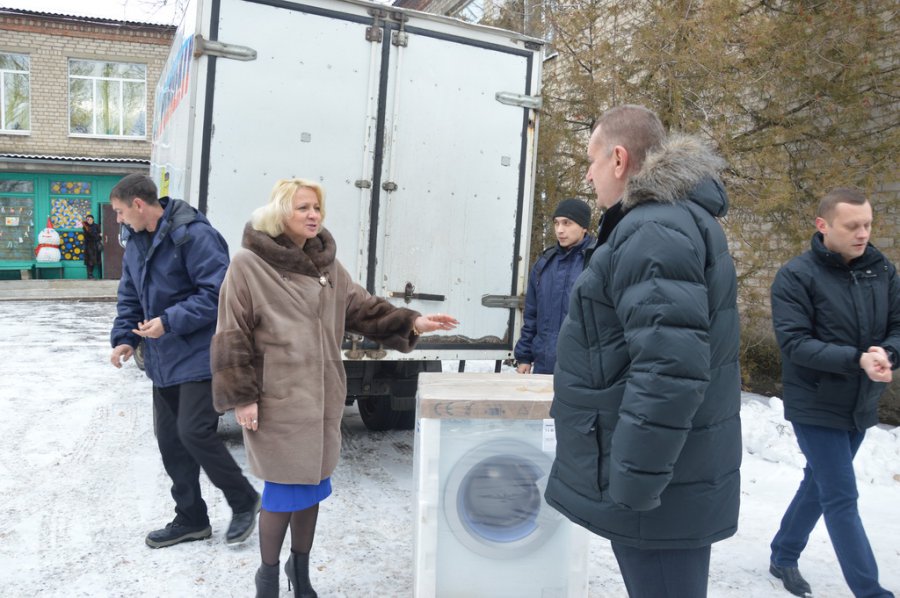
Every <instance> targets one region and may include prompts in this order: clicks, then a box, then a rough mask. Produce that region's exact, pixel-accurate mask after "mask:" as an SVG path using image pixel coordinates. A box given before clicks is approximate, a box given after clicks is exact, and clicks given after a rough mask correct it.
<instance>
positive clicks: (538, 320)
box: [514, 199, 595, 374]
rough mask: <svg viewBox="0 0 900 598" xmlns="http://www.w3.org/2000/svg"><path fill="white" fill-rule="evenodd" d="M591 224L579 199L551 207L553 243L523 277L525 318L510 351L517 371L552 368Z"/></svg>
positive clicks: (545, 371) (587, 210) (537, 371)
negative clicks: (554, 237) (513, 356)
mask: <svg viewBox="0 0 900 598" xmlns="http://www.w3.org/2000/svg"><path fill="white" fill-rule="evenodd" d="M590 226H591V207H590V206H589V205H588V204H587V203H586V202H584V201H582V200H580V199H564V200H562V201H561V202H559V204H558V205H557V206H556V209H555V210H554V211H553V230H554V232H555V233H556V243H555V244H554V245H553V246H552V247H550V248H549V249H545V250H544V252H543V253H542V254H541V257H539V258H538V260H537V261H536V262H535V263H534V267H533V268H532V269H531V274H530V275H529V277H528V291H527V292H526V293H525V314H524V320H525V321H524V323H523V324H522V334H521V336H520V337H519V341H518V342H517V343H516V348H515V351H514V354H515V356H516V361H517V362H518V365H517V366H516V371H518V372H519V373H520V374H552V373H553V368H554V367H555V366H556V340H557V338H558V337H559V328H560V326H562V323H563V319H565V317H566V314H567V313H568V311H569V291H571V290H572V285H573V284H575V279H576V278H578V275H579V274H581V271H582V270H584V261H585V255H586V253H587V250H588V248H590V247H592V246H593V244H594V241H595V239H594V237H592V236H591V235H589V234H587V230H588V229H589V228H590Z"/></svg>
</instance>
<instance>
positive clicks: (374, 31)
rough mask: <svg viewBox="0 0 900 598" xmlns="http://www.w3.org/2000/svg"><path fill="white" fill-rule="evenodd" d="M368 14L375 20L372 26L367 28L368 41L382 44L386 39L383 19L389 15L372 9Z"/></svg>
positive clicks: (378, 9)
mask: <svg viewBox="0 0 900 598" xmlns="http://www.w3.org/2000/svg"><path fill="white" fill-rule="evenodd" d="M368 12H369V14H370V15H372V16H373V17H374V19H373V20H372V24H371V25H369V26H368V27H366V41H367V42H375V43H376V44H380V43H381V42H382V40H383V39H384V29H383V28H382V19H384V18H385V17H387V13H386V12H385V11H383V10H381V9H380V8H370V9H369V11H368Z"/></svg>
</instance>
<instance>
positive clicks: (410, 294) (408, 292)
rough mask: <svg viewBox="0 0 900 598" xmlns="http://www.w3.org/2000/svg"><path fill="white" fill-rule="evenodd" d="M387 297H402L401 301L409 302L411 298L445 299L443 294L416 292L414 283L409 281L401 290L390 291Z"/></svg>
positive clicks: (421, 299)
mask: <svg viewBox="0 0 900 598" xmlns="http://www.w3.org/2000/svg"><path fill="white" fill-rule="evenodd" d="M388 297H403V301H405V302H406V303H410V302H411V301H412V300H413V299H418V300H420V301H446V299H447V298H446V297H445V296H444V295H432V294H430V293H417V292H416V285H414V284H413V283H411V282H407V283H406V287H405V288H404V289H403V290H402V291H390V292H389V293H388Z"/></svg>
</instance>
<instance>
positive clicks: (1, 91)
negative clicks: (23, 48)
mask: <svg viewBox="0 0 900 598" xmlns="http://www.w3.org/2000/svg"><path fill="white" fill-rule="evenodd" d="M30 65H31V60H30V58H29V57H28V56H27V55H26V54H11V53H9V52H0V131H5V132H8V131H15V132H17V133H27V132H28V131H29V130H30V129H31V90H30V82H29V76H30Z"/></svg>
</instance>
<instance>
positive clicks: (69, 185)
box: [50, 181, 91, 195]
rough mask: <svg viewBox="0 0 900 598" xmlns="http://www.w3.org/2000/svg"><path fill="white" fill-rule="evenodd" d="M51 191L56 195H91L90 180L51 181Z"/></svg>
mask: <svg viewBox="0 0 900 598" xmlns="http://www.w3.org/2000/svg"><path fill="white" fill-rule="evenodd" d="M50 193H53V194H54V195H90V194H91V184H90V182H88V181H50Z"/></svg>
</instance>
